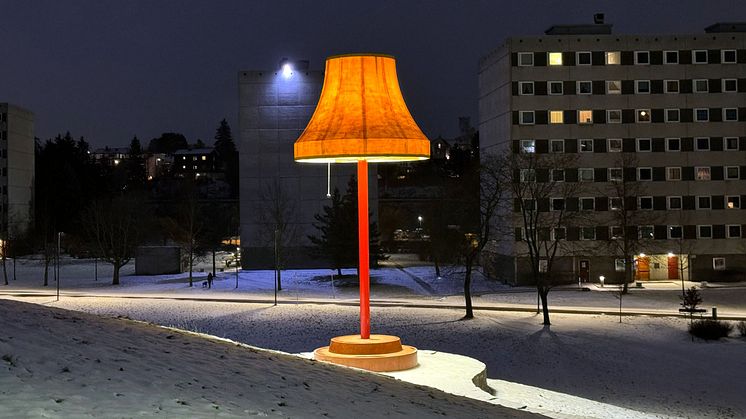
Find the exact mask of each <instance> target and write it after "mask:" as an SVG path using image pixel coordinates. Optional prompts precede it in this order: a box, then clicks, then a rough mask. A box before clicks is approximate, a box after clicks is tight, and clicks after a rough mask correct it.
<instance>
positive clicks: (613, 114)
mask: <svg viewBox="0 0 746 419" xmlns="http://www.w3.org/2000/svg"><path fill="white" fill-rule="evenodd" d="M606 123H607V124H621V123H622V110H621V109H609V110H607V111H606Z"/></svg>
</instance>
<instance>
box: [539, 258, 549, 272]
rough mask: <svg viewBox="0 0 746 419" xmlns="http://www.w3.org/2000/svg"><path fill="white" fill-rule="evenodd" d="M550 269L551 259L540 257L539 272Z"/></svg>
mask: <svg viewBox="0 0 746 419" xmlns="http://www.w3.org/2000/svg"><path fill="white" fill-rule="evenodd" d="M548 269H549V261H548V260H546V259H539V272H546V271H547V270H548Z"/></svg>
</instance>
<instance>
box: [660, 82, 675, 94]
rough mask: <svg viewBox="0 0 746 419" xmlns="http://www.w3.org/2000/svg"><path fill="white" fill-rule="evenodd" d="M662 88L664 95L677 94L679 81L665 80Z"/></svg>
mask: <svg viewBox="0 0 746 419" xmlns="http://www.w3.org/2000/svg"><path fill="white" fill-rule="evenodd" d="M663 88H664V91H665V92H666V93H679V81H678V80H666V81H665V82H663Z"/></svg>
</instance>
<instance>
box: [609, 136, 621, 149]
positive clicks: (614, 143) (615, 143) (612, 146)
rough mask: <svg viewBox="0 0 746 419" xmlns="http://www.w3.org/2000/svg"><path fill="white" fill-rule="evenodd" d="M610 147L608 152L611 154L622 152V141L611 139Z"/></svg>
mask: <svg viewBox="0 0 746 419" xmlns="http://www.w3.org/2000/svg"><path fill="white" fill-rule="evenodd" d="M608 142H609V146H608V147H607V150H608V151H609V152H610V153H619V152H621V151H622V139H621V138H609V141H608Z"/></svg>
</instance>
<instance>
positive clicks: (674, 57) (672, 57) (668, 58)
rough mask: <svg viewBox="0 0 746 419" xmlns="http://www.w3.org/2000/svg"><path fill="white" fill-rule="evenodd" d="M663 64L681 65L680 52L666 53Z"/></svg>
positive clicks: (664, 53)
mask: <svg viewBox="0 0 746 419" xmlns="http://www.w3.org/2000/svg"><path fill="white" fill-rule="evenodd" d="M663 63H664V64H678V63H679V51H664V52H663Z"/></svg>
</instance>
